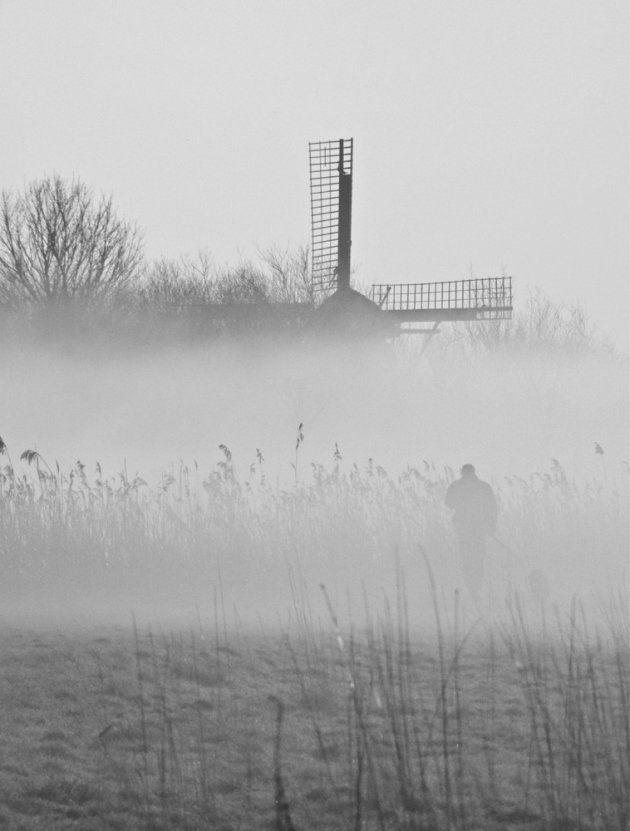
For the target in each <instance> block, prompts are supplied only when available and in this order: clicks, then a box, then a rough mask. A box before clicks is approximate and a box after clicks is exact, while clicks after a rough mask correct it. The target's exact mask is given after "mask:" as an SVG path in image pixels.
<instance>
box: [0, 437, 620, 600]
mask: <svg viewBox="0 0 630 831" xmlns="http://www.w3.org/2000/svg"><path fill="white" fill-rule="evenodd" d="M2 447H3V456H0V460H2V459H4V461H5V464H4V465H3V466H2V467H0V564H1V566H2V570H3V575H4V580H3V586H4V588H5V590H7V592H8V593H10V594H11V595H12V596H16V592H17V593H19V592H20V591H21V590H24V591H28V590H29V587H31V588H32V587H35V586H37V585H45V587H46V590H47V591H48V592H52V591H53V588H54V587H55V586H57V587H59V588H60V589H62V588H63V587H64V586H65V585H67V584H68V581H69V580H71V582H72V585H73V587H74V588H75V589H80V590H81V591H83V592H86V593H89V592H91V591H95V592H97V591H98V590H99V587H105V586H109V585H110V584H113V585H117V586H118V587H119V588H121V587H123V586H125V587H127V588H129V589H131V588H132V587H134V586H135V587H137V588H142V587H144V588H145V589H146V590H147V591H148V590H149V588H151V587H152V588H153V589H155V590H156V591H157V589H158V586H159V584H160V581H162V582H164V581H166V585H167V587H168V590H169V591H171V592H174V591H175V586H176V585H180V586H181V588H182V592H183V593H184V594H185V592H186V589H187V588H190V587H191V586H197V587H199V586H200V585H203V587H204V591H208V586H209V585H211V584H212V585H215V586H216V584H217V580H218V575H219V573H220V574H221V579H222V581H223V583H224V585H232V586H234V587H238V586H246V585H247V584H248V583H251V580H252V575H257V576H258V577H260V581H261V582H259V585H258V587H257V588H258V589H259V590H261V589H262V588H263V584H265V585H267V586H268V587H269V588H270V590H272V589H273V586H274V585H278V584H280V583H281V584H282V585H285V584H286V580H287V576H291V579H292V580H299V579H302V578H304V577H306V578H307V579H308V582H310V583H313V581H314V582H315V585H317V584H318V583H319V582H322V581H326V580H327V575H328V574H329V573H332V572H334V574H335V579H334V583H335V585H340V586H343V585H345V584H352V585H354V586H355V587H357V588H359V589H360V587H361V585H362V582H364V581H365V582H366V583H367V584H368V586H369V585H370V584H371V583H372V582H373V583H374V585H375V586H378V584H379V580H381V579H382V578H383V577H384V572H385V571H387V572H388V573H389V574H390V576H391V574H392V573H393V565H394V562H395V561H399V562H400V563H401V564H402V565H403V566H404V568H405V569H406V572H407V574H408V576H409V579H410V580H412V581H413V580H415V581H417V582H421V583H422V584H424V585H425V586H426V579H425V576H426V575H425V574H424V564H423V561H422V558H421V557H420V556H419V554H418V543H421V544H422V546H423V547H424V548H425V549H426V551H428V552H429V555H430V559H431V564H432V567H433V569H434V570H435V574H436V579H437V580H438V583H440V584H441V585H446V586H447V587H449V589H453V588H454V587H455V585H457V584H458V581H461V575H460V571H459V562H458V556H457V551H456V546H455V542H454V539H453V532H452V527H451V523H450V517H449V515H448V511H447V509H446V508H445V507H444V505H443V497H444V493H445V491H446V488H447V486H448V484H449V482H450V481H452V479H453V476H454V474H453V471H452V470H450V469H449V468H439V467H436V466H435V465H433V464H430V463H429V462H426V461H425V462H422V463H421V464H420V465H417V466H408V467H407V468H406V469H404V470H402V471H401V472H399V473H397V474H392V473H390V472H389V471H387V470H386V469H385V468H384V467H383V466H381V465H379V464H378V463H377V462H375V461H374V460H372V459H369V460H368V461H367V462H366V463H365V464H363V465H358V464H346V463H345V462H344V460H343V458H342V456H341V452H340V451H339V448H337V447H335V449H334V452H333V454H332V459H331V463H330V464H329V465H323V464H319V463H311V464H307V463H306V462H305V461H304V459H303V458H301V454H302V447H301V441H300V438H299V435H298V440H297V442H296V450H295V458H294V459H293V461H292V463H291V477H290V479H287V481H286V482H285V483H284V484H283V485H280V484H278V483H277V481H276V482H274V481H272V479H271V477H270V476H269V475H268V473H267V470H266V464H265V461H264V458H263V455H262V453H261V452H260V451H256V455H255V457H254V460H253V461H252V463H251V464H250V465H249V466H248V467H247V468H246V473H245V475H242V474H239V472H238V471H237V468H236V465H235V462H234V460H233V458H232V454H231V453H230V450H229V449H228V448H227V447H225V446H224V445H221V446H220V449H219V451H218V455H219V458H218V461H217V463H216V465H215V466H214V468H213V469H212V470H210V471H209V472H207V473H205V474H204V473H203V472H202V471H201V470H200V469H199V466H198V465H197V464H193V465H191V466H190V467H189V466H186V465H184V464H181V465H180V466H179V467H178V468H177V469H176V470H174V471H171V472H169V473H167V474H165V475H164V476H163V477H162V479H161V481H159V482H158V483H157V484H153V485H150V484H148V483H147V482H146V481H145V480H143V479H142V478H141V477H140V476H139V475H135V476H129V475H128V474H127V473H126V472H125V471H123V472H121V473H120V474H119V475H117V476H115V477H108V476H106V474H105V473H104V471H103V470H102V469H101V466H100V465H98V464H97V465H96V466H95V468H94V470H93V471H88V469H87V468H86V466H85V465H84V464H82V463H80V462H78V463H77V464H76V465H75V467H74V468H73V469H71V470H70V471H62V470H60V469H59V468H58V467H57V466H55V465H49V464H48V463H47V462H46V460H45V458H44V457H43V456H42V455H40V454H39V453H37V452H35V451H28V450H27V451H24V452H23V453H22V454H21V457H20V460H19V461H18V462H17V464H14V462H13V459H12V456H11V454H10V451H9V449H8V448H7V447H6V446H5V445H2ZM493 485H494V488H495V492H496V494H497V498H498V502H499V506H500V520H499V529H498V539H497V540H496V541H494V540H493V541H491V543H490V546H489V554H488V556H489V560H488V569H487V572H488V573H487V578H488V583H489V584H490V585H494V586H495V588H498V587H499V585H500V586H501V590H502V592H503V596H505V594H506V591H508V590H509V588H510V586H512V587H513V588H520V589H521V590H523V589H524V588H525V585H526V583H527V582H528V579H529V578H530V577H531V576H532V574H533V575H536V574H538V575H539V576H542V579H543V583H544V586H542V587H541V586H539V587H538V589H539V594H540V593H541V592H542V593H544V594H548V595H549V596H550V599H551V600H553V599H560V598H561V597H562V598H563V599H564V600H567V599H570V597H571V596H572V595H573V594H575V593H577V594H579V595H583V594H585V593H586V594H588V595H589V596H590V597H591V599H594V598H595V597H596V595H597V593H598V592H599V593H601V592H606V591H607V589H608V587H609V586H610V585H611V583H613V582H615V581H619V580H620V579H624V578H625V577H627V551H628V524H627V497H628V487H627V486H628V480H627V476H623V475H622V476H621V477H620V478H618V480H617V484H614V485H613V484H610V483H609V482H608V480H607V479H605V480H603V481H596V480H591V481H586V482H583V483H576V482H572V481H570V480H569V478H568V476H567V473H566V472H565V470H564V469H563V467H562V466H561V465H560V463H559V462H558V461H555V460H554V461H552V463H551V465H550V468H549V470H547V471H544V472H542V473H534V474H532V475H531V476H529V477H528V478H523V477H506V478H505V480H503V481H501V482H493ZM624 569H625V573H624ZM371 576H372V577H373V578H374V580H373V581H372V580H371ZM200 581H201V583H200ZM329 582H330V581H329ZM389 584H390V586H391V587H392V588H393V583H392V582H391V579H390V582H389ZM530 588H531V587H530ZM341 597H343V594H342V595H341ZM359 599H361V594H360V593H359Z"/></svg>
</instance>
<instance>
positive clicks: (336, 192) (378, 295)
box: [309, 139, 512, 336]
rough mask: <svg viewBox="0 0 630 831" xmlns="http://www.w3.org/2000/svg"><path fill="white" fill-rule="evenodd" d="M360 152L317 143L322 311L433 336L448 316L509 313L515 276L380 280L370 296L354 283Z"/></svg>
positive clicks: (317, 277)
mask: <svg viewBox="0 0 630 831" xmlns="http://www.w3.org/2000/svg"><path fill="white" fill-rule="evenodd" d="M353 153H354V142H353V139H337V140H333V141H317V142H311V143H310V144H309V162H310V185H311V242H312V245H311V256H312V279H313V289H314V292H315V293H316V295H317V296H318V298H319V299H320V300H321V302H320V303H318V305H317V307H316V310H315V313H314V314H315V316H316V317H318V318H319V319H322V320H327V321H330V322H331V323H332V324H333V325H336V326H337V327H338V328H339V327H341V328H343V327H349V328H350V329H351V330H352V329H355V330H361V331H366V330H369V329H377V330H382V331H383V332H385V333H388V334H392V335H395V334H422V335H428V336H431V335H434V334H435V333H436V332H437V331H438V328H439V325H440V323H443V322H446V321H461V320H472V321H474V320H492V319H509V318H510V317H511V314H512V278H511V277H488V278H483V279H470V280H452V281H446V282H433V283H393V282H392V283H390V282H385V283H377V284H374V285H372V287H371V289H370V292H369V296H366V295H363V294H361V293H360V292H358V291H355V290H354V289H353V288H352V287H351V285H350V275H351V249H352V168H353ZM427 324H429V326H428V327H427Z"/></svg>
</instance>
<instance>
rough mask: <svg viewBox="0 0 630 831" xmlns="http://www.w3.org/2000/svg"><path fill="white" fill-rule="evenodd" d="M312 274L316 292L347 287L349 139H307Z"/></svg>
mask: <svg viewBox="0 0 630 831" xmlns="http://www.w3.org/2000/svg"><path fill="white" fill-rule="evenodd" d="M308 149H309V160H310V174H311V238H312V250H311V254H312V276H313V288H314V290H315V291H316V292H318V293H322V294H324V295H329V294H331V293H332V292H334V291H335V290H337V289H344V288H349V287H350V247H351V244H352V230H351V229H352V139H338V140H335V141H316V142H310V143H309V146H308Z"/></svg>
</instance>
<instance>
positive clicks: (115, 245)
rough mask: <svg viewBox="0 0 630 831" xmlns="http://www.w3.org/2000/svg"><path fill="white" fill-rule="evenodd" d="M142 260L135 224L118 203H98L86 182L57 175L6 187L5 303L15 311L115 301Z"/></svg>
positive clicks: (1, 219) (1, 207)
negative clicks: (15, 189)
mask: <svg viewBox="0 0 630 831" xmlns="http://www.w3.org/2000/svg"><path fill="white" fill-rule="evenodd" d="M142 259H143V251H142V240H141V237H140V234H139V232H138V230H137V229H136V227H135V226H134V225H132V224H130V223H127V222H124V221H122V220H120V219H118V218H117V216H116V215H115V213H114V209H113V206H112V200H111V199H107V198H105V197H102V198H101V199H100V200H99V201H95V200H94V198H93V196H92V193H91V191H90V189H89V188H88V187H86V185H84V184H83V183H82V182H80V181H72V182H70V183H67V182H64V180H63V179H61V178H60V177H58V176H55V177H52V178H47V179H43V180H40V181H36V182H33V183H32V184H30V185H29V186H28V187H27V188H26V190H25V192H24V194H22V195H19V196H13V195H12V194H11V193H7V192H3V194H2V200H1V204H0V304H2V305H4V306H5V307H9V308H19V307H23V306H25V305H26V306H42V305H62V304H65V303H68V302H76V303H79V304H81V305H85V306H95V305H102V304H104V303H106V302H108V301H110V300H112V299H113V298H114V297H115V296H116V295H117V294H118V293H119V292H120V291H121V290H122V289H124V288H125V287H126V286H127V285H128V284H129V283H130V282H132V281H133V280H134V279H135V278H136V276H137V275H138V273H139V271H140V267H141V264H142Z"/></svg>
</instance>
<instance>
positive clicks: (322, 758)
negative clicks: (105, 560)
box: [0, 603, 630, 831]
mask: <svg viewBox="0 0 630 831" xmlns="http://www.w3.org/2000/svg"><path fill="white" fill-rule="evenodd" d="M456 611H457V610H456V609H455V610H454V612H455V614H454V616H451V618H450V622H448V623H446V622H443V623H442V624H441V626H443V627H445V628H441V627H440V630H439V631H438V632H437V633H435V634H434V635H431V636H427V637H425V638H418V637H414V636H412V635H411V633H410V630H409V629H408V627H407V625H406V622H405V614H404V603H402V608H401V607H397V608H396V609H389V610H388V609H387V608H384V609H383V610H382V613H381V614H378V615H374V617H373V618H372V620H371V622H370V624H369V625H366V626H361V627H360V628H357V629H356V630H353V631H347V632H342V631H340V630H338V629H337V628H336V625H335V623H334V621H333V619H331V621H330V625H329V627H328V628H327V629H326V628H324V627H320V626H317V625H315V624H314V622H313V621H309V620H307V619H306V618H305V617H304V618H302V620H296V621H295V622H294V624H293V625H292V626H290V627H287V629H286V630H285V631H281V630H280V629H278V628H277V627H275V628H273V627H272V628H270V629H268V630H267V631H265V630H264V629H262V628H261V629H260V630H259V631H258V632H252V631H251V630H243V629H241V628H239V626H238V625H234V624H230V625H228V626H226V625H225V621H219V622H218V626H217V625H216V623H210V622H204V621H202V620H201V619H200V620H198V621H197V623H196V624H192V625H191V626H190V627H188V628H178V629H173V630H168V631H153V632H151V631H150V630H149V629H143V628H141V627H136V628H135V630H134V628H133V626H132V625H131V623H130V624H129V626H127V627H114V626H109V627H100V628H99V627H92V628H89V627H87V628H86V627H85V626H84V627H82V628H81V629H72V628H71V627H70V628H69V627H63V628H61V629H59V630H58V631H55V629H54V628H52V629H51V628H50V627H49V628H48V629H47V630H44V629H42V628H41V627H35V628H32V627H31V628H29V627H28V626H25V625H23V626H20V627H19V628H18V627H16V626H15V625H14V626H11V625H5V626H3V628H2V635H1V638H0V660H1V662H2V667H3V671H2V675H1V681H0V684H1V688H0V690H1V691H0V694H1V695H2V701H3V707H2V714H1V716H0V718H1V719H2V736H3V743H2V747H3V749H2V754H1V756H0V759H1V763H0V791H1V793H2V794H3V797H2V799H1V800H0V826H3V827H6V828H11V829H19V828H24V829H30V828H51V829H52V828H75V829H86V831H88V830H89V829H100V828H118V829H133V828H153V829H158V828H160V829H162V828H164V829H168V828H191V829H197V828H213V829H214V828H217V829H237V828H242V829H246V828H270V829H274V828H278V829H289V828H291V827H293V825H291V823H293V824H294V826H295V827H296V828H303V829H337V828H339V829H345V828H357V829H359V828H374V829H384V828H386V829H399V828H405V829H442V828H444V829H449V828H450V829H460V828H461V829H464V828H466V829H468V828H470V829H473V828H475V829H476V828H478V829H527V830H529V829H537V831H540V829H587V828H588V829H602V831H603V830H604V829H625V828H626V827H627V823H628V817H629V813H628V812H629V796H628V785H629V764H630V762H629V760H630V730H629V725H628V696H629V695H630V667H629V665H628V630H627V618H625V619H624V613H623V610H622V609H621V608H620V607H619V608H617V609H616V610H615V611H614V616H613V617H612V618H611V621H610V624H611V625H610V626H609V627H608V629H607V630H606V631H604V632H602V631H600V632H598V633H596V632H594V631H593V630H587V628H586V624H585V622H584V620H583V619H582V618H581V616H580V610H579V608H578V607H575V608H574V609H573V614H572V615H571V616H569V617H568V618H567V619H563V620H562V622H561V625H560V626H559V628H558V627H556V626H555V625H552V624H548V625H549V630H548V632H547V633H546V636H545V637H541V636H540V634H537V635H535V634H533V631H532V630H531V629H530V628H529V624H528V623H527V622H526V619H525V616H524V615H523V614H522V610H521V611H519V606H518V603H516V604H515V605H514V607H513V615H512V617H511V621H510V623H509V624H508V625H505V626H497V627H496V628H493V629H490V628H488V627H486V626H485V625H480V626H479V627H477V628H476V629H475V630H474V631H472V632H464V631H460V630H459V628H458V623H457V614H456ZM332 614H333V616H334V615H335V612H334V610H332ZM439 614H440V613H439V610H438V615H439ZM620 627H621V628H620ZM552 630H553V635H552Z"/></svg>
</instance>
